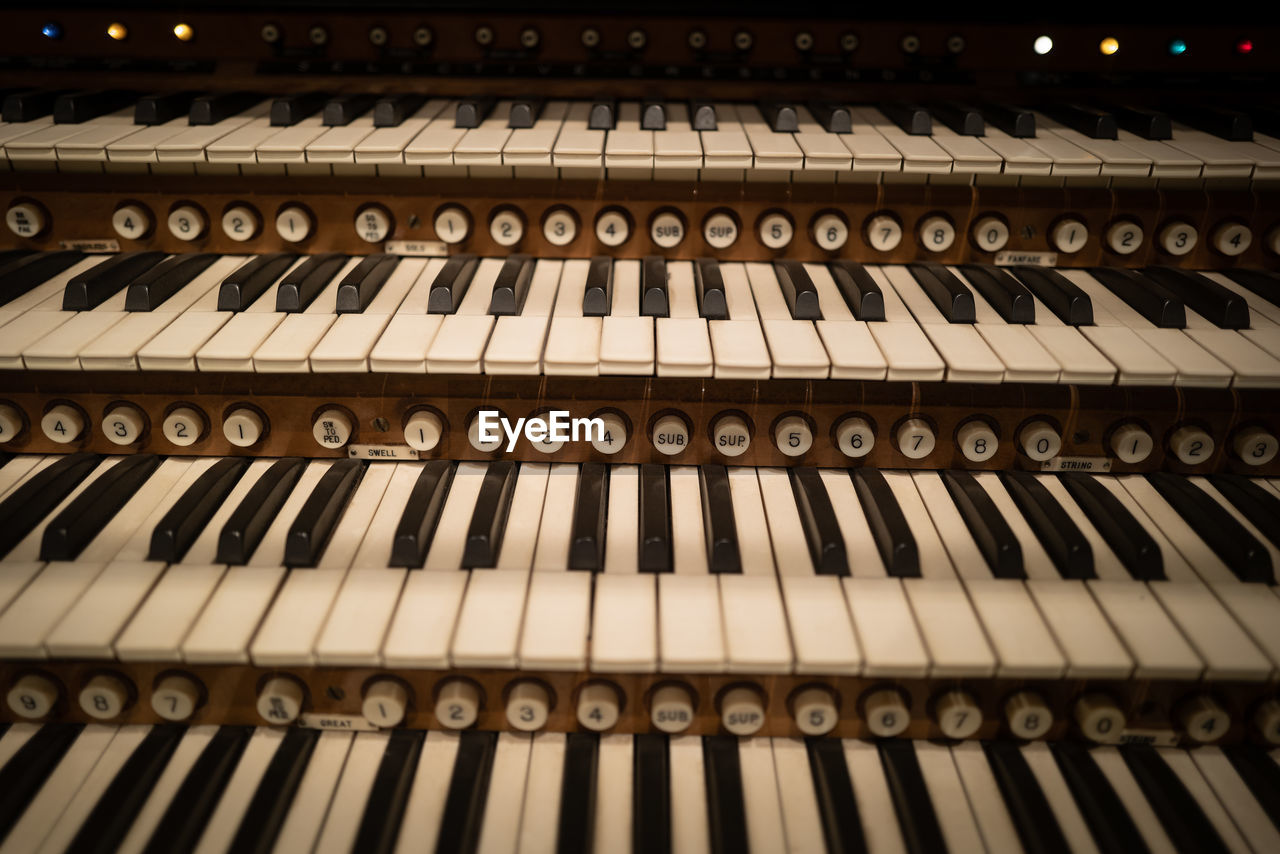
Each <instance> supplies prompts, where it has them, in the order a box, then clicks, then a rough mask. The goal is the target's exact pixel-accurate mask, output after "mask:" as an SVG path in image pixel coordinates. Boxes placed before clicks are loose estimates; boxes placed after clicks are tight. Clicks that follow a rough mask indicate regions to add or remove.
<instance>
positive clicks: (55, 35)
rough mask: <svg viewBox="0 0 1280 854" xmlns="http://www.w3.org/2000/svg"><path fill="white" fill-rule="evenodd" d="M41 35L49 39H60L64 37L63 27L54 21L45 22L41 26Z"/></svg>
mask: <svg viewBox="0 0 1280 854" xmlns="http://www.w3.org/2000/svg"><path fill="white" fill-rule="evenodd" d="M40 35H42V36H44V37H45V38H47V39H60V38H62V27H60V26H58V25H57V24H54V23H48V24H45V25H44V26H43V27H41V28H40Z"/></svg>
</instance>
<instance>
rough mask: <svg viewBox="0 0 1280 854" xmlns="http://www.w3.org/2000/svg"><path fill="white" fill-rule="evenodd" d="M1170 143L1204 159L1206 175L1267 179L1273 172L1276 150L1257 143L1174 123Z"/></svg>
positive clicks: (1211, 176) (1207, 176)
mask: <svg viewBox="0 0 1280 854" xmlns="http://www.w3.org/2000/svg"><path fill="white" fill-rule="evenodd" d="M1172 130H1173V134H1172V136H1171V137H1170V138H1169V141H1168V144H1169V145H1170V146H1172V147H1173V148H1176V149H1178V150H1179V151H1182V152H1185V153H1186V154H1189V155H1191V156H1192V157H1196V158H1198V159H1200V160H1202V161H1203V162H1204V169H1203V171H1202V172H1201V176H1202V177H1204V178H1255V179H1256V178H1265V177H1269V175H1268V173H1273V172H1274V169H1275V165H1276V152H1274V151H1272V150H1270V149H1267V148H1265V147H1264V146H1261V145H1258V144H1257V143H1254V142H1237V141H1232V140H1226V139H1223V138H1222V137H1219V136H1215V135H1213V134H1211V133H1208V132H1207V131H1202V130H1196V129H1195V128H1192V127H1189V126H1187V125H1184V124H1182V123H1180V122H1176V121H1175V122H1173V127H1172Z"/></svg>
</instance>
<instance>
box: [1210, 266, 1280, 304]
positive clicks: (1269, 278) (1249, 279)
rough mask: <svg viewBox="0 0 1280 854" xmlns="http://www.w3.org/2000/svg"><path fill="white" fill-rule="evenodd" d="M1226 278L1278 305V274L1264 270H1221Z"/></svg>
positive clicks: (1279, 283) (1279, 291)
mask: <svg viewBox="0 0 1280 854" xmlns="http://www.w3.org/2000/svg"><path fill="white" fill-rule="evenodd" d="M1222 272H1223V274H1224V275H1225V276H1227V278H1229V279H1231V281H1233V282H1235V283H1236V284H1237V285H1239V286H1240V287H1242V288H1245V289H1246V290H1250V291H1253V292H1254V293H1255V294H1257V295H1258V296H1260V297H1262V298H1263V299H1264V300H1266V301H1267V302H1269V303H1271V304H1272V305H1280V276H1277V275H1276V274H1275V273H1271V272H1268V271H1266V270H1223V271H1222Z"/></svg>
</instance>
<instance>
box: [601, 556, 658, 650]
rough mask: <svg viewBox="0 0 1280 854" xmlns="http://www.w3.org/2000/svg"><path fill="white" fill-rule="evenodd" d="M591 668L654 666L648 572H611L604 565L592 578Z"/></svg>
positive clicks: (653, 599) (652, 588)
mask: <svg viewBox="0 0 1280 854" xmlns="http://www.w3.org/2000/svg"><path fill="white" fill-rule="evenodd" d="M595 582H596V591H595V601H594V603H593V611H592V620H591V625H592V627H593V631H592V634H591V668H592V669H593V670H596V671H599V672H602V673H608V672H611V671H612V672H617V673H646V672H652V671H653V670H655V669H656V668H657V663H658V637H657V623H658V617H657V610H658V604H657V588H656V585H655V581H654V578H653V577H652V576H651V574H649V573H637V574H630V573H625V572H622V573H615V572H613V571H611V570H610V568H609V567H608V566H606V568H605V571H604V572H603V573H601V574H600V575H598V576H597V577H596V579H595Z"/></svg>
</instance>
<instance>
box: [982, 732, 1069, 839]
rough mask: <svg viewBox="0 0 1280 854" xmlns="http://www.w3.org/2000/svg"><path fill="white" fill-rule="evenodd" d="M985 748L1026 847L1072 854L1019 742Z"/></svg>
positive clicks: (1002, 742) (989, 743)
mask: <svg viewBox="0 0 1280 854" xmlns="http://www.w3.org/2000/svg"><path fill="white" fill-rule="evenodd" d="M982 749H983V751H984V752H985V753H986V754H987V764H988V765H990V766H991V773H992V774H993V775H994V776H995V778H996V785H998V786H999V787H1000V794H1001V796H1002V797H1003V799H1004V804H1005V806H1006V807H1007V808H1008V809H1009V817H1010V818H1012V819H1013V826H1014V828H1015V829H1016V830H1017V831H1018V838H1019V839H1020V840H1022V847H1023V848H1024V849H1026V850H1027V851H1033V852H1044V854H1059V852H1060V854H1070V851H1071V848H1070V847H1069V846H1068V845H1067V840H1066V837H1064V836H1063V835H1062V828H1061V827H1059V826H1058V819H1057V817H1056V816H1054V814H1053V808H1052V807H1051V806H1049V800H1048V799H1047V798H1046V797H1045V796H1044V792H1043V791H1041V789H1040V784H1039V783H1038V782H1036V775H1035V773H1034V772H1032V770H1031V766H1030V765H1028V764H1027V760H1026V757H1024V756H1023V755H1022V751H1021V750H1019V749H1018V744H1017V742H1014V741H1007V740H1003V739H1002V740H1000V741H984V742H983V743H982Z"/></svg>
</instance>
